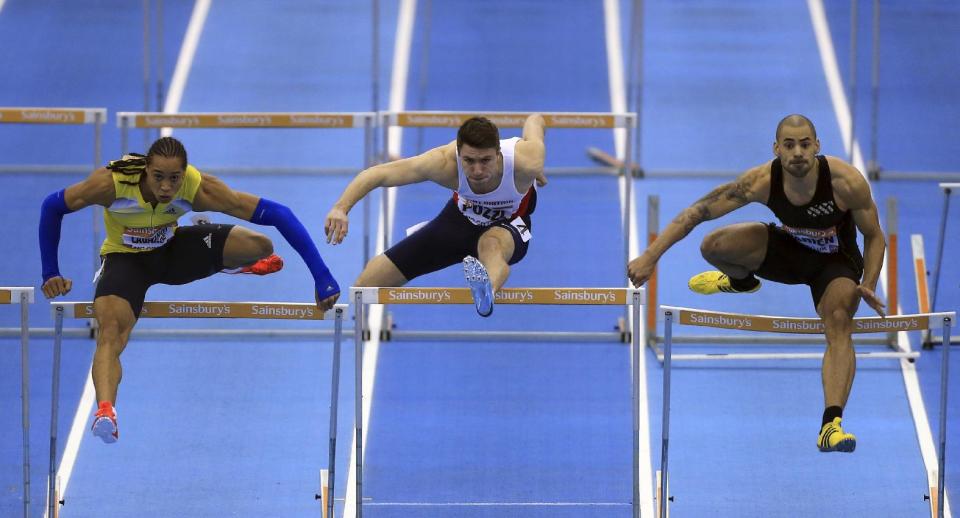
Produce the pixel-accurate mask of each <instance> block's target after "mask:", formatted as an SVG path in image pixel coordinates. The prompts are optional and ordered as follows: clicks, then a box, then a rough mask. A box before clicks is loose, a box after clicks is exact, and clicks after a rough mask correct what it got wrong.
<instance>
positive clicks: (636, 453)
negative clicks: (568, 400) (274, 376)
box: [330, 287, 645, 518]
mask: <svg viewBox="0 0 960 518" xmlns="http://www.w3.org/2000/svg"><path fill="white" fill-rule="evenodd" d="M644 294H645V293H644V290H643V288H505V289H502V290H500V291H499V292H497V297H500V299H498V301H497V302H498V303H499V304H524V305H547V306H556V305H575V306H627V307H628V309H629V311H630V312H631V315H632V316H633V330H632V333H631V337H632V338H631V358H632V365H631V369H630V373H631V375H630V380H631V389H632V390H631V398H632V407H633V435H632V437H633V497H632V501H631V504H632V507H633V516H634V518H639V516H640V415H639V401H640V391H641V390H645V388H641V387H640V384H639V382H638V380H639V379H640V362H639V360H638V358H639V356H640V354H641V350H640V333H639V328H640V307H641V306H642V305H643V303H644ZM350 301H351V304H352V305H353V308H354V312H355V313H354V326H355V330H354V333H353V336H354V347H355V348H354V351H355V353H356V360H355V371H356V372H355V375H354V376H355V377H354V391H355V396H354V404H355V405H356V409H355V411H354V419H355V424H354V433H355V434H356V466H355V468H356V508H357V517H358V518H360V517H361V516H362V514H363V408H362V406H361V405H362V401H363V374H362V369H363V340H362V326H363V312H364V308H365V306H366V305H368V304H429V305H446V304H473V296H472V295H471V294H470V290H469V289H468V288H382V287H363V288H358V287H352V288H350ZM491 340H494V338H491ZM548 340H549V339H544V340H543V341H548ZM330 516H331V518H332V515H330Z"/></svg>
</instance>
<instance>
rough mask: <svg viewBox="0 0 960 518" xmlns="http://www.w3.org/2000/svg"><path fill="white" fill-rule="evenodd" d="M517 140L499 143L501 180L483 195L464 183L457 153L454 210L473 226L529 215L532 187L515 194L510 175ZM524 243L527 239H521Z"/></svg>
mask: <svg viewBox="0 0 960 518" xmlns="http://www.w3.org/2000/svg"><path fill="white" fill-rule="evenodd" d="M519 140H520V138H519V137H514V138H509V139H506V140H501V141H500V153H501V154H502V155H503V178H501V179H500V185H498V186H497V188H496V189H494V190H493V191H491V192H488V193H486V194H476V193H475V192H473V189H471V188H470V183H469V182H467V176H466V175H465V174H464V172H463V168H462V167H461V166H460V153H459V152H458V153H457V177H458V179H459V186H458V187H457V190H456V191H455V192H454V193H453V199H454V201H456V202H457V208H459V209H460V213H461V214H463V215H464V216H465V217H466V218H467V219H468V220H470V222H471V223H473V224H474V225H478V226H482V227H486V226H490V225H491V224H493V223H496V222H498V221H504V220H506V221H511V220H514V219H516V218H519V217H520V216H526V215H527V214H528V212H529V208H530V207H529V205H530V199H531V198H532V197H533V190H534V189H535V187H534V186H532V185H531V186H530V188H529V189H527V191H526V192H522V193H521V192H517V183H516V180H515V179H514V174H513V152H514V147H515V146H516V145H517V142H518V141H519ZM524 241H526V239H524Z"/></svg>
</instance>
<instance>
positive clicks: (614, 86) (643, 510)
mask: <svg viewBox="0 0 960 518" xmlns="http://www.w3.org/2000/svg"><path fill="white" fill-rule="evenodd" d="M603 15H604V16H603V18H604V26H605V31H604V32H605V35H606V47H607V70H608V80H609V82H610V110H611V111H613V112H617V113H623V112H625V111H627V96H626V82H625V81H624V75H623V51H622V43H621V39H620V3H619V2H618V0H604V2H603ZM613 137H614V149H615V150H616V154H617V158H619V159H620V160H623V161H627V160H629V159H630V157H626V156H624V150H625V149H626V140H627V134H626V131H625V130H623V129H616V130H614V133H613ZM628 181H633V180H632V179H630V178H620V181H619V188H620V207H621V211H620V213H621V214H622V213H623V210H622V208H623V206H624V203H626V202H627V200H626V182H628ZM635 199H636V195H634V200H631V201H632V202H633V203H630V228H631V232H630V243H629V245H628V246H629V251H630V253H629V255H630V257H636V256H638V255H640V242H639V239H638V237H637V229H638V228H639V227H638V225H637V204H636V203H635ZM632 321H633V315H632V313H631V314H630V320H629V321H628V326H630V327H629V328H630V329H632V325H633V322H632ZM644 325H645V322H644V319H642V318H641V319H640V336H646V334H645V331H644ZM646 358H647V356H646V348H644V349H642V350H641V352H640V357H639V358H635V359H634V361H638V362H639V363H640V379H639V380H638V383H640V387H641V391H640V392H641V394H640V401H639V402H638V406H639V408H638V409H637V410H638V411H639V413H640V439H639V441H640V478H639V480H640V514H641V515H643V516H650V515H652V514H653V493H652V491H653V476H652V473H651V461H650V418H649V416H650V409H649V405H648V402H647V359H646Z"/></svg>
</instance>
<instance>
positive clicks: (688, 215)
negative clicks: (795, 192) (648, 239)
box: [627, 164, 769, 286]
mask: <svg viewBox="0 0 960 518" xmlns="http://www.w3.org/2000/svg"><path fill="white" fill-rule="evenodd" d="M768 168H769V164H764V165H761V166H757V167H754V168H753V169H750V170H749V171H747V172H746V173H744V174H742V175H740V177H739V178H737V179H736V180H734V181H732V182H730V183H726V184H723V185H721V186H719V187H717V188H715V189H714V190H712V191H710V193H709V194H707V195H706V196H704V197H703V198H700V199H699V200H697V201H696V202H695V203H693V205H690V206H689V207H687V208H686V209H683V210H682V211H681V212H680V214H678V215H677V217H675V218H673V221H671V222H670V224H668V225H667V227H666V228H664V229H663V232H662V233H661V234H660V235H659V236H657V239H655V240H654V241H653V243H650V246H649V247H647V249H646V250H645V251H644V252H643V253H642V254H641V255H640V256H639V257H637V258H636V259H634V260H632V261H630V264H629V265H627V273H628V275H629V276H630V280H631V281H632V282H633V284H634V285H635V286H640V285H642V284H643V283H645V282H647V279H649V278H650V276H651V275H653V270H654V268H655V267H656V265H657V261H659V260H660V257H661V256H663V254H664V253H666V251H667V250H669V249H670V247H672V246H673V245H674V244H676V243H677V242H678V241H680V240H681V239H683V238H684V237H686V236H687V234H689V233H690V231H692V230H693V229H694V228H695V227H696V226H697V225H699V224H700V223H703V222H704V221H709V220H711V219H716V218H719V217H720V216H723V215H725V214H727V213H729V212H732V211H734V210H736V209H739V208H740V207H743V206H744V205H746V204H748V203H750V202H753V201H760V200H761V196H764V195H765V194H766V193H765V190H764V188H763V185H762V181H763V179H764V177H765V176H764V171H765V170H766V169H768ZM766 176H767V177H769V175H766Z"/></svg>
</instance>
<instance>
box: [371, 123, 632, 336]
mask: <svg viewBox="0 0 960 518" xmlns="http://www.w3.org/2000/svg"><path fill="white" fill-rule="evenodd" d="M534 114H539V115H541V116H543V119H544V121H545V123H546V126H545V127H546V128H547V129H598V130H615V131H616V130H623V131H625V132H626V147H625V149H624V157H623V162H621V164H620V165H619V167H610V168H564V169H560V168H557V169H552V170H551V169H547V170H546V171H547V172H550V173H551V174H557V173H559V174H599V175H607V176H609V175H611V173H613V172H614V171H615V173H614V174H615V175H616V176H617V177H619V178H623V179H624V183H625V184H626V186H625V189H626V203H624V205H623V210H622V214H621V227H622V230H623V233H622V235H623V259H624V261H623V264H624V275H626V264H627V263H628V262H630V232H631V228H630V226H631V218H630V209H631V207H632V203H633V182H632V181H630V179H631V177H632V175H631V168H630V167H629V165H628V162H629V160H627V158H626V157H630V156H631V144H632V142H633V138H632V134H633V132H634V131H635V128H636V127H637V114H636V113H633V112H536V111H529V112H528V111H523V112H519V111H498V110H477V111H433V110H411V111H384V112H380V113H379V114H378V116H379V126H380V129H381V131H382V139H383V140H382V142H383V149H384V150H387V149H389V148H390V129H391V128H420V129H423V128H452V129H455V128H459V127H460V125H461V124H463V122H464V121H466V120H467V119H468V118H470V117H476V116H481V117H486V118H488V119H490V120H491V121H492V122H493V123H494V124H496V125H497V127H499V128H522V127H523V124H524V122H525V121H526V119H527V117H529V116H530V115H534ZM380 200H381V210H382V211H383V214H384V215H387V214H389V211H390V205H389V203H390V201H389V196H388V195H387V193H386V192H385V193H384V195H383V196H381V198H380ZM384 222H385V223H384V234H383V249H384V250H386V249H388V248H390V245H391V244H392V236H393V225H392V222H389V221H387V218H385V219H384ZM628 317H629V311H628V310H627V308H624V313H623V316H622V317H621V318H620V319H619V320H618V322H617V329H618V330H617V331H616V332H606V333H603V332H587V333H583V332H571V334H569V335H566V336H565V337H562V336H556V335H555V336H552V337H551V339H563V338H567V339H569V340H572V341H581V340H589V341H608V340H613V341H621V342H624V343H626V342H629V341H630V336H629V335H630V330H629V329H627V321H628ZM393 327H394V324H393V316H392V315H391V314H390V312H389V311H384V322H383V327H382V329H383V331H381V337H380V339H381V340H382V341H390V340H403V339H409V340H447V339H459V340H476V339H479V337H478V336H477V335H475V334H471V333H463V332H455V331H436V332H431V331H416V330H411V331H406V330H399V331H397V330H394V329H393ZM486 336H489V335H486ZM542 336H543V333H540V332H537V331H503V332H500V333H499V334H498V336H497V338H499V339H502V340H537V339H539V338H538V337H542Z"/></svg>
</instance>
